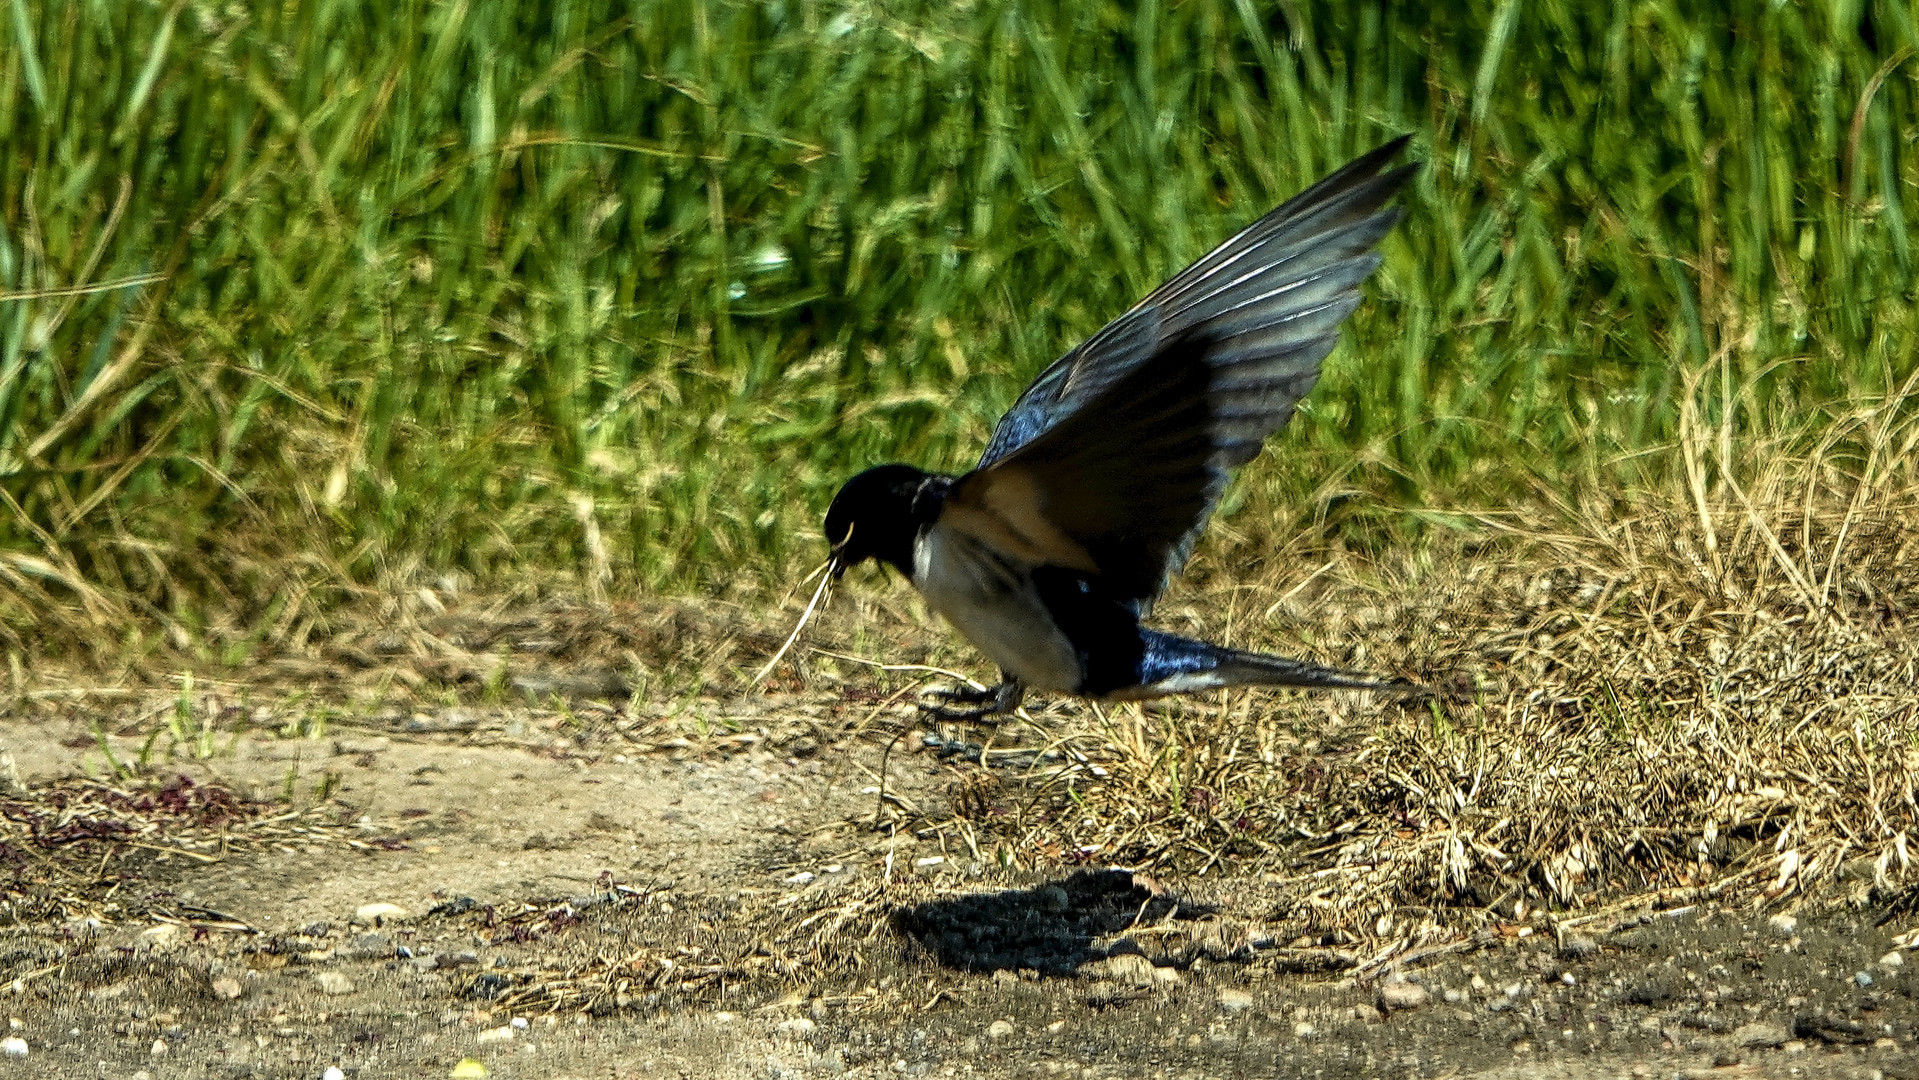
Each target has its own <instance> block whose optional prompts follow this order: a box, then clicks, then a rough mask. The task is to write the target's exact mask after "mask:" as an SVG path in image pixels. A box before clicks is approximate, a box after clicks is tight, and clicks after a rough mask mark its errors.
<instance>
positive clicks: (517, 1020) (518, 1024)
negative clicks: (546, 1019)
mask: <svg viewBox="0 0 1919 1080" xmlns="http://www.w3.org/2000/svg"><path fill="white" fill-rule="evenodd" d="M507 1025H508V1026H509V1027H511V1028H512V1029H513V1030H514V1031H525V1030H526V1017H524V1016H516V1017H514V1018H513V1019H512V1020H509V1021H507Z"/></svg>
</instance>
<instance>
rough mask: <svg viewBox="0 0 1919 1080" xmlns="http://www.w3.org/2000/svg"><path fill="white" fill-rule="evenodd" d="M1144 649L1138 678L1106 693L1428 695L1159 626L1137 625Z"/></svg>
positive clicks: (1118, 695)
mask: <svg viewBox="0 0 1919 1080" xmlns="http://www.w3.org/2000/svg"><path fill="white" fill-rule="evenodd" d="M1139 633H1140V643H1141V645H1142V646H1143V647H1144V648H1143V656H1142V657H1141V661H1140V666H1139V670H1138V672H1137V675H1138V678H1137V681H1134V682H1132V683H1131V684H1130V685H1128V686H1125V687H1124V688H1123V689H1121V690H1118V691H1116V692H1113V693H1111V694H1110V695H1108V696H1112V697H1115V698H1120V699H1140V698H1150V697H1159V696H1162V695H1165V694H1184V693H1191V692H1193V691H1198V690H1217V689H1220V688H1223V687H1228V686H1300V687H1308V688H1316V689H1322V690H1380V691H1385V692H1388V693H1395V694H1430V693H1432V692H1433V691H1431V690H1430V689H1428V688H1426V687H1424V686H1420V685H1419V684H1418V683H1410V682H1405V681H1403V680H1399V679H1382V678H1379V677H1377V676H1373V675H1368V674H1366V673H1364V672H1360V671H1346V670H1344V669H1342V668H1332V667H1322V666H1321V665H1319V664H1314V663H1310V662H1308V661H1305V660H1289V659H1287V658H1286V657H1284V656H1273V655H1270V654H1268V653H1256V652H1247V651H1245V650H1244V649H1228V648H1225V647H1224V646H1220V645H1214V644H1212V643H1211V642H1206V641H1195V640H1194V639H1192V638H1185V637H1179V636H1178V635H1175V634H1168V633H1165V632H1163V631H1160V630H1149V629H1146V628H1144V627H1141V628H1140V631H1139Z"/></svg>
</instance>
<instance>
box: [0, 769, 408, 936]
mask: <svg viewBox="0 0 1919 1080" xmlns="http://www.w3.org/2000/svg"><path fill="white" fill-rule="evenodd" d="M379 842H380V840H379V838H378V837H375V836H373V835H372V834H371V833H369V832H368V831H367V830H365V829H363V828H360V827H358V826H357V825H356V824H355V823H354V821H353V816H352V815H351V814H347V813H344V808H343V807H341V806H339V805H337V804H333V803H330V802H327V801H325V800H322V801H319V802H314V803H308V804H303V805H297V806H294V805H288V804H286V803H282V802H277V801H270V800H261V799H253V798H248V797H246V796H244V795H241V794H238V793H236V792H234V791H232V790H230V789H228V788H226V787H223V786H221V785H219V784H211V783H209V784H196V783H194V782H193V781H191V780H189V779H187V778H186V777H184V776H178V777H174V778H173V779H171V780H168V781H165V782H158V783H156V782H150V781H134V780H115V781H111V782H109V781H103V780H94V779H69V780H62V781H59V782H56V783H51V784H41V785H34V786H31V787H24V786H21V785H19V784H17V783H16V784H14V785H13V786H12V787H11V788H10V789H8V790H5V791H4V792H0V924H3V925H7V926H11V927H13V928H16V929H18V928H20V927H22V926H27V925H32V924H46V923H61V922H64V921H66V920H72V919H86V918H91V919H97V920H106V921H117V920H121V919H126V918H130V917H131V918H141V919H151V920H153V921H155V922H161V923H173V924H176V925H184V926H193V927H200V928H211V929H223V930H242V931H250V930H252V929H253V928H252V927H249V926H247V925H246V924H245V923H243V922H238V921H236V920H234V919H233V918H232V917H230V916H227V915H224V914H222V913H221V912H217V911H211V910H208V909H206V908H200V907H196V906H195V905H193V904H190V903H184V902H180V901H176V900H175V899H173V895H172V893H171V892H169V891H167V889H166V888H165V887H164V882H165V881H166V880H169V879H172V878H174V877H176V876H182V875H186V874H190V873H191V868H194V867H200V866H205V865H207V864H209V863H215V862H219V861H220V860H221V859H222V858H224V857H225V856H226V855H227V854H228V853H229V852H232V851H239V850H248V849H257V848H262V847H274V846H277V847H281V848H283V849H285V850H293V848H294V846H298V847H302V848H305V847H310V846H311V845H314V844H336V843H337V844H351V845H358V846H361V847H365V846H368V845H369V844H370V843H372V844H377V843H379ZM167 863H172V864H173V867H172V869H171V870H169V869H168V868H167V867H166V866H165V865H164V864H167ZM129 883H135V884H136V887H134V888H130V889H123V887H124V886H126V885H127V884H129Z"/></svg>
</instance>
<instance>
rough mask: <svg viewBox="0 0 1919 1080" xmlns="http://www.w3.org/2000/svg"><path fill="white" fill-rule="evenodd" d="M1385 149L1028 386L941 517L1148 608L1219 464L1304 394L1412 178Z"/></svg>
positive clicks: (1211, 499) (1239, 454) (1183, 552)
mask: <svg viewBox="0 0 1919 1080" xmlns="http://www.w3.org/2000/svg"><path fill="white" fill-rule="evenodd" d="M1405 142H1406V140H1405V139H1403V138H1402V139H1399V140H1396V141H1394V142H1392V143H1389V144H1387V145H1386V146H1383V147H1381V148H1379V149H1378V150H1375V151H1373V152H1372V153H1370V154H1367V155H1366V156H1365V157H1362V158H1360V159H1359V160H1357V161H1355V162H1353V163H1352V164H1350V165H1348V166H1346V167H1345V168H1343V169H1341V170H1339V171H1338V172H1337V173H1334V174H1333V175H1332V176H1330V177H1328V178H1326V179H1325V180H1322V181H1320V182H1319V183H1318V184H1315V185H1313V186H1312V187H1311V188H1308V189H1307V190H1306V191H1304V192H1302V193H1301V194H1300V195H1298V196H1297V197H1295V198H1293V199H1292V200H1290V201H1288V202H1287V203H1286V204H1285V205H1284V206H1281V207H1280V208H1279V209H1277V210H1275V211H1273V212H1272V213H1270V214H1268V215H1266V216H1265V217H1263V218H1261V219H1260V220H1259V221H1257V222H1254V223H1253V224H1252V225H1251V226H1249V227H1248V228H1246V229H1245V230H1243V231H1242V232H1240V233H1239V235H1237V236H1235V237H1233V238H1232V239H1231V240H1228V241H1227V242H1226V243H1224V244H1222V245H1220V246H1219V247H1218V248H1217V249H1215V250H1214V251H1213V252H1212V253H1211V254H1209V255H1207V256H1206V257H1205V258H1203V259H1201V260H1199V261H1198V262H1197V263H1194V264H1193V265H1192V266H1191V267H1189V268H1187V269H1186V270H1184V271H1182V272H1181V273H1180V274H1179V275H1178V276H1176V277H1174V278H1173V279H1172V280H1171V281H1168V282H1167V283H1166V284H1165V285H1162V286H1161V287H1160V288H1159V289H1157V290H1155V291H1154V292H1153V294H1152V295H1151V296H1149V297H1147V298H1146V299H1145V300H1143V301H1141V302H1140V303H1139V304H1138V305H1137V306H1135V307H1134V308H1133V309H1132V310H1131V311H1128V312H1127V313H1126V314H1125V315H1122V316H1120V317H1119V318H1118V319H1116V320H1114V321H1113V322H1112V323H1111V324H1109V325H1108V326H1107V327H1106V328H1105V329H1103V330H1101V331H1100V332H1099V333H1098V334H1096V335H1094V336H1093V337H1092V338H1090V339H1088V340H1087V342H1086V343H1085V344H1083V345H1081V346H1080V347H1079V348H1077V349H1075V350H1073V351H1072V352H1070V353H1068V354H1067V355H1066V356H1065V357H1062V358H1061V359H1060V360H1059V361H1058V362H1056V363H1055V364H1053V365H1052V366H1051V367H1049V368H1047V369H1046V371H1045V372H1044V373H1042V374H1041V375H1040V377H1039V378H1038V379H1037V380H1035V382H1034V383H1033V385H1032V386H1031V387H1029V388H1028V389H1027V391H1026V393H1024V394H1022V395H1021V396H1020V399H1019V401H1018V402H1017V403H1015V404H1014V406H1013V409H1012V410H1011V411H1010V412H1009V413H1008V414H1007V415H1006V417H1005V418H1004V419H1003V420H1001V421H1000V426H999V428H998V429H997V430H996V431H995V432H994V435H993V440H992V443H991V445H989V446H988V447H987V451H986V454H985V456H984V457H983V458H982V459H981V462H980V465H979V467H978V468H976V469H975V470H974V471H973V472H971V473H968V474H967V475H965V476H964V477H961V478H960V479H959V480H958V481H957V482H956V483H955V484H954V486H953V488H952V489H951V490H950V491H949V492H948V494H947V500H946V506H945V511H944V515H943V516H944V517H946V518H948V519H950V520H951V522H952V524H953V525H955V526H956V527H959V528H962V529H965V530H966V531H968V532H971V533H973V534H975V535H977V536H979V537H980V538H981V539H983V540H987V541H988V542H991V543H993V544H995V546H997V547H999V548H1000V549H1001V550H1003V551H1006V552H1008V553H1009V554H1018V555H1020V556H1022V557H1024V558H1027V559H1030V560H1033V561H1037V562H1042V563H1046V564H1050V565H1058V566H1070V567H1076V568H1079V569H1082V570H1085V571H1087V572H1089V573H1093V574H1097V575H1098V576H1099V578H1100V581H1101V585H1102V588H1104V589H1107V590H1109V591H1110V592H1111V593H1113V594H1114V595H1117V596H1120V597H1124V598H1127V599H1131V600H1134V601H1137V602H1138V603H1139V604H1140V605H1141V606H1142V607H1144V606H1149V605H1150V604H1151V603H1152V601H1153V599H1154V598H1155V597H1157V596H1158V595H1159V592H1160V590H1161V589H1162V588H1163V587H1164V586H1165V583H1166V579H1167V578H1168V577H1169V576H1170V575H1171V574H1172V573H1174V572H1176V571H1177V570H1178V569H1179V568H1180V567H1181V566H1182V565H1184V563H1185V561H1186V557H1187V555H1188V554H1190V553H1191V550H1192V545H1193V543H1194V542H1195V541H1196V540H1197V539H1198V536H1199V534H1200V532H1201V530H1202V529H1203V528H1204V526H1205V524H1206V519H1207V517H1208V516H1210V515H1211V513H1212V510H1213V506H1214V504H1215V503H1216V502H1217V501H1218V499H1219V495H1220V492H1221V491H1222V490H1223V489H1224V487H1225V484H1226V481H1227V478H1228V476H1229V474H1230V471H1231V470H1232V469H1233V468H1235V467H1237V466H1239V465H1242V464H1244V463H1245V462H1247V461H1249V460H1251V459H1252V458H1253V457H1254V456H1255V455H1256V454H1258V453H1259V448H1260V444H1261V443H1263V442H1264V441H1265V440H1266V438H1267V436H1269V435H1271V434H1272V433H1273V432H1274V431H1276V430H1278V429H1279V428H1280V426H1282V425H1283V424H1285V423H1286V421H1287V419H1288V418H1289V417H1290V416H1291V415H1292V412H1293V406H1294V405H1295V403H1297V402H1298V401H1299V399H1300V398H1301V397H1303V396H1305V394H1306V392H1307V391H1308V390H1310V389H1312V386H1313V383H1314V381H1315V380H1316V379H1317V378H1318V376H1319V365H1320V362H1321V361H1323V360H1324V359H1325V358H1326V354H1327V353H1329V352H1331V351H1332V348H1333V345H1334V343H1335V342H1336V341H1337V340H1338V336H1339V326H1340V323H1341V322H1342V321H1343V320H1344V319H1345V318H1346V316H1347V315H1348V314H1349V313H1350V312H1351V311H1352V310H1353V308H1354V307H1355V306H1357V305H1358V303H1359V285H1360V283H1361V282H1362V281H1364V280H1365V279H1366V277H1367V275H1369V274H1371V273H1372V271H1373V269H1374V267H1376V266H1377V265H1378V263H1379V256H1378V255H1377V254H1375V253H1373V250H1372V249H1373V247H1374V245H1376V244H1377V243H1378V242H1379V240H1380V238H1381V237H1383V236H1384V235H1385V234H1386V232H1387V231H1388V230H1389V229H1391V228H1392V226H1393V224H1394V222H1396V221H1397V220H1398V218H1399V213H1398V211H1397V210H1395V209H1392V208H1389V207H1387V205H1386V204H1387V202H1388V200H1390V199H1391V198H1392V197H1393V195H1394V194H1395V193H1396V192H1397V191H1398V190H1399V188H1400V187H1401V186H1402V185H1403V184H1404V183H1405V182H1406V179H1407V177H1409V176H1410V175H1411V174H1412V172H1413V171H1414V167H1412V166H1408V167H1405V168H1400V169H1394V170H1391V171H1387V172H1381V169H1382V168H1383V167H1384V166H1385V165H1386V163H1387V162H1388V161H1390V160H1391V159H1392V158H1393V156H1394V155H1395V154H1397V153H1398V151H1399V150H1400V149H1401V148H1402V147H1403V146H1404V145H1405Z"/></svg>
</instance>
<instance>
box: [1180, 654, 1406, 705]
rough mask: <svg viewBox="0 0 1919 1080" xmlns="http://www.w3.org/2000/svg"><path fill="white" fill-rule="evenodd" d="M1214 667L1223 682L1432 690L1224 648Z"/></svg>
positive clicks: (1332, 668) (1404, 691) (1395, 680)
mask: <svg viewBox="0 0 1919 1080" xmlns="http://www.w3.org/2000/svg"><path fill="white" fill-rule="evenodd" d="M1219 652H1220V656H1219V666H1218V667H1216V668H1214V669H1213V672H1212V674H1213V676H1214V678H1216V679H1218V680H1219V685H1220V686H1302V687H1310V688H1315V689H1321V690H1384V691H1388V692H1390V693H1399V694H1422V693H1430V691H1429V690H1427V689H1426V688H1425V687H1423V686H1420V685H1419V684H1417V683H1410V682H1406V681H1404V680H1402V679H1382V678H1379V677H1378V676H1374V675H1368V674H1366V673H1365V672H1361V671H1347V670H1345V669H1344V668H1334V667H1323V666H1321V665H1319V664H1314V663H1310V662H1308V661H1305V660H1292V659H1288V658H1287V657H1284V656H1273V655H1271V654H1269V653H1256V652H1246V651H1245V650H1243V649H1221V650H1220V651H1219Z"/></svg>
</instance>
